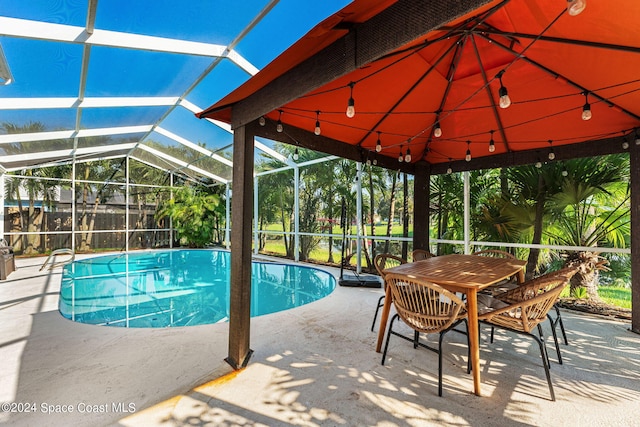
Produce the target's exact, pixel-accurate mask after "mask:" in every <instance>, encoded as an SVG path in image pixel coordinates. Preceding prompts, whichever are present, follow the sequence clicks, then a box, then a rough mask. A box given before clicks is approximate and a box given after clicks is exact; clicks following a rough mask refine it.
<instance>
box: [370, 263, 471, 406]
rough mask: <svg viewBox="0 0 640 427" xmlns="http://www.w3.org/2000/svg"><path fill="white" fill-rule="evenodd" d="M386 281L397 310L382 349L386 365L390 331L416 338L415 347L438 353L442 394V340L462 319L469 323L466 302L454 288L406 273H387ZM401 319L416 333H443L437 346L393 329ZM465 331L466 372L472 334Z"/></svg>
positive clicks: (468, 363)
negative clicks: (444, 286) (431, 345)
mask: <svg viewBox="0 0 640 427" xmlns="http://www.w3.org/2000/svg"><path fill="white" fill-rule="evenodd" d="M385 282H386V286H389V288H390V291H391V298H392V301H393V305H394V306H395V309H396V313H397V314H395V315H394V316H393V318H392V319H391V324H390V325H389V331H388V332H387V342H386V343H385V346H384V352H383V353H382V364H383V365H384V361H385V359H386V356H387V350H388V348H389V341H390V339H391V335H396V336H398V337H400V338H403V339H405V340H407V341H413V344H414V347H415V348H417V347H418V346H420V347H424V348H427V349H429V350H431V351H433V352H435V353H438V396H442V340H443V337H444V335H445V334H446V333H447V332H448V331H450V330H452V329H453V328H454V327H455V326H457V325H458V324H459V323H461V322H464V323H465V326H468V325H467V319H466V307H465V304H464V303H463V302H462V300H461V299H460V298H458V297H457V296H456V295H455V294H454V293H453V292H450V291H448V290H446V289H444V288H442V287H441V286H439V285H436V284H435V283H431V282H428V281H426V280H421V279H419V278H415V277H409V276H406V275H403V274H388V275H387V277H386V278H385ZM398 319H401V320H402V321H403V322H404V323H405V324H407V325H408V326H409V327H410V328H412V329H413V330H414V333H415V334H419V333H424V334H436V333H437V334H440V337H439V340H438V348H433V347H430V346H428V345H427V344H424V343H421V342H419V341H418V340H416V339H415V338H414V339H413V340H412V339H411V338H409V337H406V336H404V335H402V334H400V333H398V332H396V331H394V330H393V325H394V323H395V321H396V320H398ZM454 330H455V329H454ZM456 331H457V330H456ZM467 331H468V329H467ZM457 332H461V331H457ZM462 333H464V334H465V335H466V336H467V373H470V372H471V357H470V354H469V351H470V350H469V336H468V333H465V332H462Z"/></svg>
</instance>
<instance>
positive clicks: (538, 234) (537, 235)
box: [525, 174, 545, 280]
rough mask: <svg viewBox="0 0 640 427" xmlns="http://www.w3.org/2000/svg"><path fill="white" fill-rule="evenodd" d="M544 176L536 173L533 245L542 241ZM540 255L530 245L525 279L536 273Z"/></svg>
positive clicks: (538, 250) (531, 277)
mask: <svg viewBox="0 0 640 427" xmlns="http://www.w3.org/2000/svg"><path fill="white" fill-rule="evenodd" d="M544 185H545V184H544V178H543V177H542V174H540V175H538V196H537V199H536V216H535V219H534V222H533V239H532V240H531V243H532V244H534V245H539V244H540V242H541V241H542V226H543V223H542V219H543V215H544V204H545V195H544ZM539 255H540V249H539V248H537V247H532V248H531V249H529V258H527V271H526V273H525V277H526V279H527V280H530V279H533V277H534V276H535V273H536V268H537V266H538V256H539Z"/></svg>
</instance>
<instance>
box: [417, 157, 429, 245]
mask: <svg viewBox="0 0 640 427" xmlns="http://www.w3.org/2000/svg"><path fill="white" fill-rule="evenodd" d="M430 181H431V166H430V165H429V164H428V163H427V162H419V163H417V164H416V169H415V175H414V176H413V249H426V250H430V249H429V196H430V186H429V184H430Z"/></svg>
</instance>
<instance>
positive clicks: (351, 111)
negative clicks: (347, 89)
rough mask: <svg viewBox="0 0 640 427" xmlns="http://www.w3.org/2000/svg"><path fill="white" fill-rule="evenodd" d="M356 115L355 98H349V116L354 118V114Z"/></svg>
mask: <svg viewBox="0 0 640 427" xmlns="http://www.w3.org/2000/svg"><path fill="white" fill-rule="evenodd" d="M355 115H356V107H355V101H354V100H353V98H349V103H348V104H347V117H349V118H350V119H352V118H353V116H355Z"/></svg>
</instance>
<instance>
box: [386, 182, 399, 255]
mask: <svg viewBox="0 0 640 427" xmlns="http://www.w3.org/2000/svg"><path fill="white" fill-rule="evenodd" d="M392 174H393V178H392V179H391V196H390V198H389V215H388V216H387V217H388V218H389V222H388V223H387V234H386V236H387V240H386V241H385V243H384V252H385V253H389V247H390V244H391V242H390V241H389V238H390V237H391V229H392V228H393V220H394V213H395V211H396V181H397V177H398V174H396V173H395V172H392Z"/></svg>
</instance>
